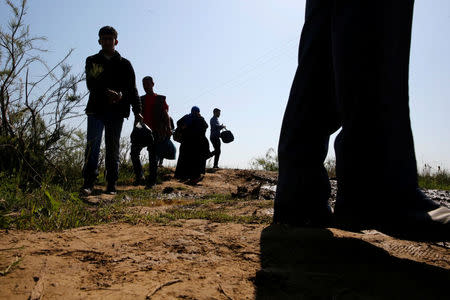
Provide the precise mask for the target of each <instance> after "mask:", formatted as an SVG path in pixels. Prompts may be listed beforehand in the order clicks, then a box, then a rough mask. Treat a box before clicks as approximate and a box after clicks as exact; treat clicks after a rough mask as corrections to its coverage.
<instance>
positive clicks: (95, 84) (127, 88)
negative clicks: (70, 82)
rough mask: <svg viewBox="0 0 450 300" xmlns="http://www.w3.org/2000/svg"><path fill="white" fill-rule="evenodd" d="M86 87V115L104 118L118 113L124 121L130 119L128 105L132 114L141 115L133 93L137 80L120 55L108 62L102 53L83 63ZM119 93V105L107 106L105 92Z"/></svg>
mask: <svg viewBox="0 0 450 300" xmlns="http://www.w3.org/2000/svg"><path fill="white" fill-rule="evenodd" d="M86 83H87V87H88V89H89V92H90V93H89V100H88V103H87V106H86V114H103V113H106V112H118V113H120V115H121V116H122V117H124V118H128V116H129V115H130V104H131V105H132V106H133V112H134V114H137V113H141V111H142V108H141V103H140V101H139V95H138V91H137V89H136V77H135V75H134V70H133V67H132V66H131V63H130V62H129V61H128V60H127V59H126V58H123V57H121V56H120V54H119V52H117V51H116V52H115V54H114V55H113V56H112V57H111V58H110V59H107V58H106V57H105V56H104V55H103V52H102V51H100V52H99V53H97V54H95V55H92V56H89V57H88V58H87V59H86ZM107 89H111V90H114V91H116V92H121V93H122V99H121V100H120V101H119V102H118V103H114V104H112V103H109V102H108V99H107V97H106V90H107Z"/></svg>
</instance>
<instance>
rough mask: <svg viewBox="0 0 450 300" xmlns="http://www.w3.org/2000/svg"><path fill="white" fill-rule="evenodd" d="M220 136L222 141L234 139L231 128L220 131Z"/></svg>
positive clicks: (226, 142)
mask: <svg viewBox="0 0 450 300" xmlns="http://www.w3.org/2000/svg"><path fill="white" fill-rule="evenodd" d="M220 138H221V139H222V142H224V143H225V144H228V143H231V142H232V141H234V136H233V134H232V133H231V131H229V130H224V131H222V132H221V133H220Z"/></svg>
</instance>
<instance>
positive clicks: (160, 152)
mask: <svg viewBox="0 0 450 300" xmlns="http://www.w3.org/2000/svg"><path fill="white" fill-rule="evenodd" d="M155 150H156V155H157V156H158V157H159V158H165V159H170V160H172V159H175V156H176V154H177V148H175V145H174V144H173V143H172V141H171V140H170V137H168V138H166V139H165V140H163V141H161V142H157V143H156V145H155Z"/></svg>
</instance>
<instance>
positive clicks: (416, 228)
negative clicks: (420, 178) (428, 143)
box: [335, 189, 450, 241]
mask: <svg viewBox="0 0 450 300" xmlns="http://www.w3.org/2000/svg"><path fill="white" fill-rule="evenodd" d="M397 197H398V196H397ZM403 198H404V199H407V200H404V201H402V199H392V201H391V202H390V206H388V205H385V207H379V206H380V204H378V206H377V204H376V203H373V204H372V205H373V207H370V208H366V209H364V208H361V207H359V208H353V207H350V205H343V204H340V203H338V202H337V203H336V211H335V223H336V225H337V227H339V228H342V229H346V230H354V231H360V230H363V229H376V230H378V231H380V232H383V233H385V234H388V235H391V236H394V237H398V238H402V239H409V240H421V241H450V209H448V208H447V207H443V206H439V204H437V203H436V202H434V201H432V200H431V199H429V198H428V197H427V196H426V195H424V194H423V193H422V191H421V190H419V189H417V190H415V191H414V192H413V193H410V194H409V195H405V196H404V197H403ZM384 203H389V202H386V201H384Z"/></svg>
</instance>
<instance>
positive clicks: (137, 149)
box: [81, 26, 225, 195]
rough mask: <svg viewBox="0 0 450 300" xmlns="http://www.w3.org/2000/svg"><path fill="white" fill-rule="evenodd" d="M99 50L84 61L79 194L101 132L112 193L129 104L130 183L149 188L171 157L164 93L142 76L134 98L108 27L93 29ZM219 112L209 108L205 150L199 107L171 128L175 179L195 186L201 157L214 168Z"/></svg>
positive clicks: (94, 165)
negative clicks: (178, 134)
mask: <svg viewBox="0 0 450 300" xmlns="http://www.w3.org/2000/svg"><path fill="white" fill-rule="evenodd" d="M98 35H99V40H98V42H99V44H100V45H101V48H102V49H101V50H100V52H99V53H98V54H95V55H93V56H89V57H88V58H87V59H86V70H85V71H86V82H87V87H88V90H89V92H90V94H89V100H88V103H87V106H86V114H87V116H88V126H87V145H86V151H85V164H84V167H83V178H84V184H83V186H82V188H81V192H82V194H84V195H90V194H91V193H92V190H93V187H94V183H95V181H96V179H97V176H98V165H99V155H100V145H101V140H102V135H103V130H104V131H105V151H106V155H105V167H106V181H107V189H106V192H107V193H111V194H114V193H116V182H117V179H118V170H119V147H120V135H121V131H122V125H123V120H124V118H128V116H129V114H130V105H131V106H132V107H133V113H134V117H135V122H134V124H135V126H134V129H133V132H132V134H131V137H130V138H131V153H130V156H131V161H132V163H133V169H134V173H135V181H134V185H145V186H146V188H151V187H152V186H153V185H155V184H156V179H157V167H158V165H162V160H163V159H164V158H168V159H175V154H176V148H175V146H174V145H173V143H172V141H171V140H170V137H171V135H172V132H173V130H174V124H173V120H172V119H171V118H170V116H169V114H168V110H169V106H168V105H167V103H166V97H165V96H162V95H158V94H156V93H155V92H154V91H153V88H154V85H155V83H154V81H153V78H152V77H150V76H146V77H144V78H143V80H142V84H143V87H144V90H145V95H144V96H142V97H139V95H138V92H137V89H136V79H135V74H134V70H133V67H132V66H131V63H130V62H129V61H128V60H127V59H125V58H124V57H122V56H121V55H120V54H119V53H118V52H117V51H116V50H115V46H116V45H117V44H118V39H117V31H116V30H115V29H114V28H113V27H111V26H105V27H102V28H101V29H100V31H99V33H98ZM219 115H220V110H219V109H215V110H214V117H213V119H214V123H213V119H211V122H212V123H211V124H213V126H214V127H213V128H214V130H213V131H212V132H211V141H212V142H213V146H214V149H215V150H214V151H213V152H210V151H209V142H208V140H207V138H206V137H205V132H206V129H207V128H208V124H207V123H206V122H205V120H204V119H203V117H202V116H201V115H200V109H199V108H198V107H196V106H194V107H193V108H192V111H191V114H188V115H186V116H184V117H183V118H181V119H180V120H179V121H178V122H177V126H178V127H180V129H181V131H182V136H183V139H182V142H181V146H180V155H179V159H178V163H177V168H176V172H175V176H176V178H179V179H180V180H187V181H188V183H191V184H195V183H197V182H198V181H200V180H201V179H202V174H204V173H205V166H206V160H207V159H208V158H210V157H212V156H214V155H215V156H216V157H215V160H214V167H216V168H217V167H218V161H219V155H220V140H219V141H217V139H216V137H217V133H218V132H219V133H220V130H221V129H222V128H225V126H223V125H217V124H216V123H218V120H217V118H218V117H219ZM143 148H147V151H148V156H149V175H148V176H146V177H145V176H144V171H143V169H142V164H141V160H140V153H141V151H142V149H143Z"/></svg>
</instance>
